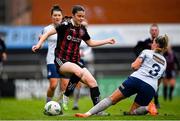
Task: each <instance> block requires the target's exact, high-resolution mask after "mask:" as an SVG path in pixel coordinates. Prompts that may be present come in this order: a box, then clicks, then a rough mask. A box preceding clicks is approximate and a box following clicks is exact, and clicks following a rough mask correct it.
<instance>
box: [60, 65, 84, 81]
mask: <svg viewBox="0 0 180 121" xmlns="http://www.w3.org/2000/svg"><path fill="white" fill-rule="evenodd" d="M60 72H61V73H62V74H67V73H71V74H75V75H77V76H79V77H81V75H82V72H83V69H82V68H81V67H80V66H78V65H77V64H75V63H71V62H65V63H64V64H62V65H61V67H60Z"/></svg>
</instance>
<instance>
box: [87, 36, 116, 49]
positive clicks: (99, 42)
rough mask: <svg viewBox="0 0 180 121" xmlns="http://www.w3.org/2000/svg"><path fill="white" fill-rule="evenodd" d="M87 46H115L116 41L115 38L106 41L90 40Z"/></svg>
mask: <svg viewBox="0 0 180 121" xmlns="http://www.w3.org/2000/svg"><path fill="white" fill-rule="evenodd" d="M86 44H87V45H88V46H90V47H96V46H101V45H105V44H115V40H114V39H113V38H108V39H104V40H88V41H86Z"/></svg>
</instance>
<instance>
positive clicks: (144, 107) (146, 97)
mask: <svg viewBox="0 0 180 121" xmlns="http://www.w3.org/2000/svg"><path fill="white" fill-rule="evenodd" d="M137 92H138V93H137V96H136V98H135V101H134V103H133V105H132V107H131V110H130V114H133V115H145V114H147V113H148V112H149V113H150V114H151V115H156V114H157V109H156V106H155V104H154V103H150V102H151V100H152V99H153V97H154V94H155V90H154V89H153V87H151V86H150V85H149V84H147V83H145V82H141V85H140V87H139V88H138V91H137Z"/></svg>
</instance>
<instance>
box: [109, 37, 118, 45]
mask: <svg viewBox="0 0 180 121" xmlns="http://www.w3.org/2000/svg"><path fill="white" fill-rule="evenodd" d="M115 42H116V41H115V40H114V39H113V38H109V39H107V43H108V44H115Z"/></svg>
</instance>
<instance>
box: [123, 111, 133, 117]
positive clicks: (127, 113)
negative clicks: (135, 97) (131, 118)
mask: <svg viewBox="0 0 180 121" xmlns="http://www.w3.org/2000/svg"><path fill="white" fill-rule="evenodd" d="M123 115H125V116H127V115H132V114H131V113H130V112H127V111H124V112H123Z"/></svg>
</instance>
